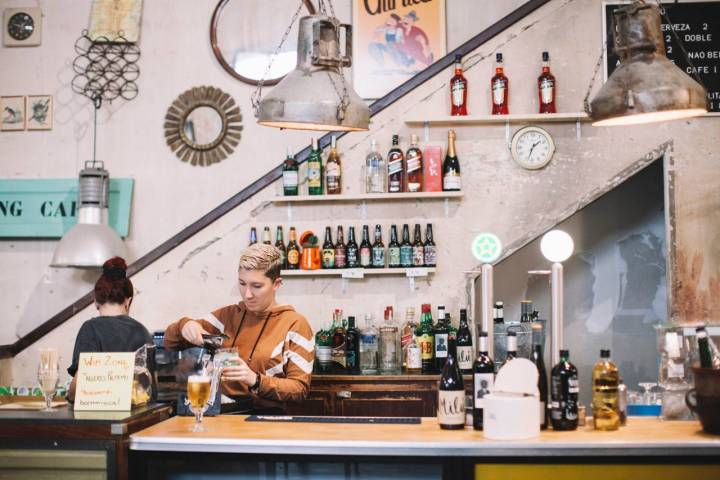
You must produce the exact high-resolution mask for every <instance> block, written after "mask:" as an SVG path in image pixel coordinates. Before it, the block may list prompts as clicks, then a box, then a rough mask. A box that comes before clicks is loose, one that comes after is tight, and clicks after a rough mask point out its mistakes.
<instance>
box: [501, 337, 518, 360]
mask: <svg viewBox="0 0 720 480" xmlns="http://www.w3.org/2000/svg"><path fill="white" fill-rule="evenodd" d="M505 341H506V342H507V343H506V347H505V351H506V352H507V355H505V362H503V365H505V364H506V363H507V362H509V361H510V360H512V359H513V358H517V333H515V332H512V331H510V332H507V336H506V338H505Z"/></svg>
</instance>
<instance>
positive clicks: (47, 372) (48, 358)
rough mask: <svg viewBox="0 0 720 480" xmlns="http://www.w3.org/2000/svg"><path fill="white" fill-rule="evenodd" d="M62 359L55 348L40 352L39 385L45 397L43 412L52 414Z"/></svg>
mask: <svg viewBox="0 0 720 480" xmlns="http://www.w3.org/2000/svg"><path fill="white" fill-rule="evenodd" d="M59 360H60V357H59V356H58V352H57V350H56V349H54V348H44V349H41V350H40V364H39V365H38V377H37V378H38V383H39V384H40V390H42V392H43V396H44V397H45V408H44V409H43V410H42V411H43V412H52V411H53V409H52V408H51V405H52V400H53V397H54V396H55V390H56V389H57V384H58V380H59V379H60V361H59Z"/></svg>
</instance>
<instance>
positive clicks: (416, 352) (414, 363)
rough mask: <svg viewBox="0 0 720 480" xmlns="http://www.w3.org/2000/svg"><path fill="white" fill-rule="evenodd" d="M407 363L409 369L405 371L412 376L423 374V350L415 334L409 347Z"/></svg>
mask: <svg viewBox="0 0 720 480" xmlns="http://www.w3.org/2000/svg"><path fill="white" fill-rule="evenodd" d="M406 350H407V355H406V362H407V367H406V368H405V371H406V372H407V373H410V374H417V373H421V372H422V350H421V349H420V345H419V344H418V338H417V336H416V335H415V334H414V333H413V336H412V340H410V343H408V345H407V349H406Z"/></svg>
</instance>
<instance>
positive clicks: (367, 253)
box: [360, 225, 372, 268]
mask: <svg viewBox="0 0 720 480" xmlns="http://www.w3.org/2000/svg"><path fill="white" fill-rule="evenodd" d="M362 235H363V236H362V242H360V266H361V267H362V268H371V267H372V246H371V245H370V232H369V230H368V226H367V225H363V234H362Z"/></svg>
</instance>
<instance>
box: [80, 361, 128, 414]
mask: <svg viewBox="0 0 720 480" xmlns="http://www.w3.org/2000/svg"><path fill="white" fill-rule="evenodd" d="M134 369H135V354H134V353H132V352H111V353H107V352H105V353H81V354H80V363H79V365H78V372H77V375H78V377H77V378H78V380H77V387H76V389H75V410H97V411H114V410H124V411H127V410H130V400H131V393H132V386H133V372H134Z"/></svg>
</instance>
